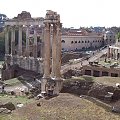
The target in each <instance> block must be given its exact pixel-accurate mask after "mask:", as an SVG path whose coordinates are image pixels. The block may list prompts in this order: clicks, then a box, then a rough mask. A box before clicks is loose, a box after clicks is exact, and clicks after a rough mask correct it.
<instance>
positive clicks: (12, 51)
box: [11, 26, 15, 55]
mask: <svg viewBox="0 0 120 120" xmlns="http://www.w3.org/2000/svg"><path fill="white" fill-rule="evenodd" d="M11 54H12V55H15V27H14V26H13V27H11Z"/></svg>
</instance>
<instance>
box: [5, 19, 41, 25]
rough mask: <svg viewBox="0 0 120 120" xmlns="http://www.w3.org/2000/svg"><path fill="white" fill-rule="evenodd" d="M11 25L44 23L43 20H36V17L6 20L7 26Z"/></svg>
mask: <svg viewBox="0 0 120 120" xmlns="http://www.w3.org/2000/svg"><path fill="white" fill-rule="evenodd" d="M7 25H10V26H13V25H16V26H18V25H43V21H42V20H35V19H32V20H31V19H30V20H14V19H11V20H8V21H6V22H5V26H7Z"/></svg>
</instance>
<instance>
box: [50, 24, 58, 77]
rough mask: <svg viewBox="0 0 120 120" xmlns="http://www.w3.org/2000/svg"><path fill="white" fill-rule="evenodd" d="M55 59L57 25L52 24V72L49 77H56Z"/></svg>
mask: <svg viewBox="0 0 120 120" xmlns="http://www.w3.org/2000/svg"><path fill="white" fill-rule="evenodd" d="M56 60H57V26H56V24H53V37H52V73H51V77H52V78H55V77H56V69H57V68H56V66H57V64H56Z"/></svg>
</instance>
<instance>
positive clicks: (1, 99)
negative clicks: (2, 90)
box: [0, 94, 33, 105]
mask: <svg viewBox="0 0 120 120" xmlns="http://www.w3.org/2000/svg"><path fill="white" fill-rule="evenodd" d="M0 102H12V103H13V104H14V105H17V103H22V104H28V103H30V102H33V99H27V97H25V96H17V97H15V96H12V95H5V94H4V95H3V94H0Z"/></svg>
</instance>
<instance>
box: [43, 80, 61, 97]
mask: <svg viewBox="0 0 120 120" xmlns="http://www.w3.org/2000/svg"><path fill="white" fill-rule="evenodd" d="M41 86H42V88H41V91H42V93H43V94H44V93H45V94H47V95H48V96H49V95H51V96H53V95H58V94H59V92H60V91H61V89H62V86H63V80H62V79H54V78H42V81H41Z"/></svg>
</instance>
